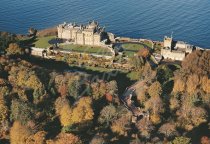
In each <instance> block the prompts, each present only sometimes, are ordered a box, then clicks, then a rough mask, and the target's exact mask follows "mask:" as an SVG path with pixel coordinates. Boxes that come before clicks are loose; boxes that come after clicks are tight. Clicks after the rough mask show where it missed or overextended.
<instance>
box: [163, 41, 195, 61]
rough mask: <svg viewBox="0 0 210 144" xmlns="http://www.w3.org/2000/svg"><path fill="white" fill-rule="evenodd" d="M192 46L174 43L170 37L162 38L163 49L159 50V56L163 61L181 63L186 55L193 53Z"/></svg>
mask: <svg viewBox="0 0 210 144" xmlns="http://www.w3.org/2000/svg"><path fill="white" fill-rule="evenodd" d="M193 48H194V46H192V45H190V44H188V43H186V42H183V41H174V40H173V38H172V37H164V47H163V48H162V49H161V55H162V56H163V57H164V58H165V59H172V60H179V61H182V60H183V59H184V58H185V57H186V55H187V54H189V53H191V52H192V51H193Z"/></svg>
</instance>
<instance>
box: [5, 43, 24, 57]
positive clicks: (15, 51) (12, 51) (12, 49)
mask: <svg viewBox="0 0 210 144" xmlns="http://www.w3.org/2000/svg"><path fill="white" fill-rule="evenodd" d="M6 52H7V54H8V55H22V54H23V49H22V48H20V46H19V45H18V44H17V43H11V44H9V47H8V48H7V49H6Z"/></svg>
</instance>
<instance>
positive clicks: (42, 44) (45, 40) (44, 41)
mask: <svg viewBox="0 0 210 144" xmlns="http://www.w3.org/2000/svg"><path fill="white" fill-rule="evenodd" d="M54 38H56V37H55V36H47V37H37V39H36V41H35V42H34V45H35V47H37V48H47V47H49V46H50V45H51V44H49V41H50V40H52V39H54Z"/></svg>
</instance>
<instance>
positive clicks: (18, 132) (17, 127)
mask: <svg viewBox="0 0 210 144" xmlns="http://www.w3.org/2000/svg"><path fill="white" fill-rule="evenodd" d="M31 134H32V133H31V131H30V130H29V129H28V128H27V127H26V126H24V125H22V124H21V123H20V122H18V121H15V122H14V123H13V126H12V128H11V130H10V142H11V144H26V141H27V139H28V137H29V136H30V135H31Z"/></svg>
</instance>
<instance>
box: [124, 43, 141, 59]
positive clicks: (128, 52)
mask: <svg viewBox="0 0 210 144" xmlns="http://www.w3.org/2000/svg"><path fill="white" fill-rule="evenodd" d="M122 48H123V49H124V54H125V56H128V57H133V56H134V54H136V53H137V52H138V51H139V50H140V49H142V48H144V46H143V45H142V44H136V43H125V44H122Z"/></svg>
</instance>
